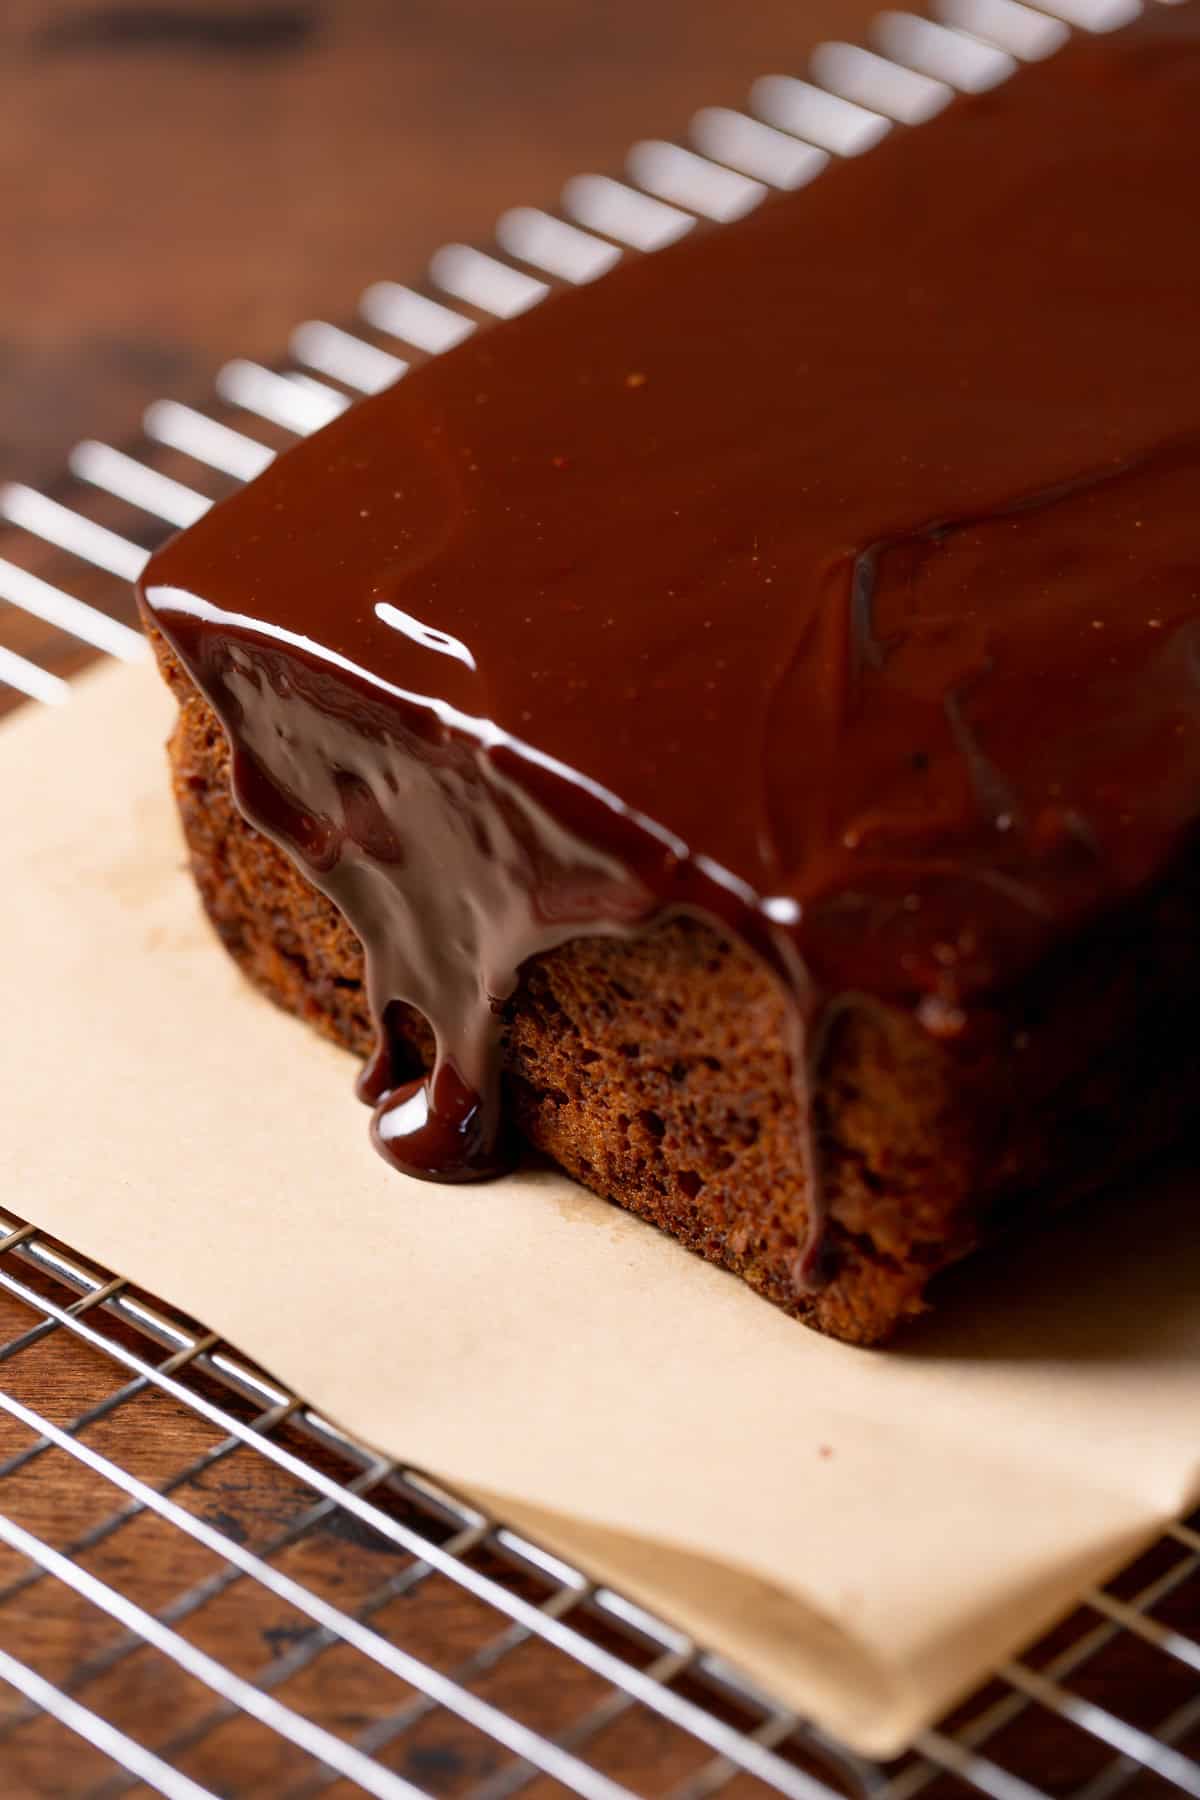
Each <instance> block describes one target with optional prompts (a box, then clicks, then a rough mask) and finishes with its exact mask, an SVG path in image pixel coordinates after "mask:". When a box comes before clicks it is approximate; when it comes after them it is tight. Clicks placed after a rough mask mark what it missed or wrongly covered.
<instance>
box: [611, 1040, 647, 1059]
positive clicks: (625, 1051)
mask: <svg viewBox="0 0 1200 1800" xmlns="http://www.w3.org/2000/svg"><path fill="white" fill-rule="evenodd" d="M617 1048H618V1050H619V1051H620V1052H621V1055H622V1056H627V1057H628V1058H629V1060H630V1062H636V1061H637V1059H638V1057H639V1056H640V1055H641V1054H642V1046H641V1045H640V1044H634V1043H628V1044H618V1045H617Z"/></svg>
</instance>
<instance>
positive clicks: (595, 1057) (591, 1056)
mask: <svg viewBox="0 0 1200 1800" xmlns="http://www.w3.org/2000/svg"><path fill="white" fill-rule="evenodd" d="M579 1060H580V1062H581V1063H585V1064H586V1063H597V1062H599V1061H600V1052H599V1051H598V1050H581V1051H580V1052H579Z"/></svg>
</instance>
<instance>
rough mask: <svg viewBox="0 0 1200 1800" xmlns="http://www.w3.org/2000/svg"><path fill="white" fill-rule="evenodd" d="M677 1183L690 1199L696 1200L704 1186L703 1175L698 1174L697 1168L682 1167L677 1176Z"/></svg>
mask: <svg viewBox="0 0 1200 1800" xmlns="http://www.w3.org/2000/svg"><path fill="white" fill-rule="evenodd" d="M675 1185H676V1187H677V1188H678V1189H679V1190H680V1192H681V1193H683V1194H686V1195H687V1197H688V1199H689V1200H694V1199H695V1198H696V1195H697V1194H698V1193H699V1192H700V1189H701V1188H702V1187H703V1186H704V1180H703V1177H702V1176H700V1175H697V1173H696V1171H695V1169H680V1171H679V1173H678V1175H676V1177H675Z"/></svg>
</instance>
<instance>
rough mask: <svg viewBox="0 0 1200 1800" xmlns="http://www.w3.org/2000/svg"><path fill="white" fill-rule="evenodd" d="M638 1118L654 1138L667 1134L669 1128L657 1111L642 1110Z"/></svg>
mask: <svg viewBox="0 0 1200 1800" xmlns="http://www.w3.org/2000/svg"><path fill="white" fill-rule="evenodd" d="M638 1119H639V1121H640V1122H641V1124H642V1125H643V1126H644V1128H645V1129H646V1130H647V1131H648V1132H649V1133H650V1136H651V1137H652V1138H661V1137H664V1136H665V1135H666V1130H667V1128H666V1126H665V1125H664V1124H663V1122H662V1120H661V1119H660V1118H659V1116H658V1114H657V1113H656V1112H649V1111H646V1112H640V1113H639V1114H638Z"/></svg>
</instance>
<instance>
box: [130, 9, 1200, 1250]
mask: <svg viewBox="0 0 1200 1800" xmlns="http://www.w3.org/2000/svg"><path fill="white" fill-rule="evenodd" d="M1198 13H1200V8H1198V7H1197V6H1195V5H1190V6H1186V7H1184V8H1182V9H1175V10H1173V11H1172V12H1170V13H1169V14H1168V13H1167V12H1166V11H1165V10H1164V11H1163V12H1162V13H1161V15H1157V16H1155V17H1154V18H1153V20H1149V21H1147V22H1145V23H1143V24H1141V25H1138V26H1136V27H1134V28H1131V29H1130V30H1128V31H1125V32H1121V33H1119V34H1117V35H1115V36H1113V37H1110V38H1104V39H1096V40H1084V41H1076V42H1074V43H1073V44H1072V45H1071V46H1070V47H1068V49H1066V50H1065V51H1063V52H1062V53H1061V54H1060V55H1059V56H1057V57H1056V58H1054V59H1053V60H1052V61H1050V62H1048V63H1046V64H1043V65H1039V66H1037V67H1033V68H1030V69H1027V70H1024V71H1022V72H1021V73H1020V74H1019V75H1018V76H1017V77H1015V78H1014V79H1013V80H1012V81H1011V82H1010V83H1008V84H1007V85H1006V86H1004V87H1002V88H1000V89H999V90H997V91H995V92H993V93H991V94H988V95H984V96H980V97H977V98H972V99H964V100H960V101H958V102H956V103H955V105H954V106H952V107H951V108H950V109H949V110H948V111H947V112H946V113H944V114H943V115H942V116H941V117H940V118H939V119H938V120H936V121H934V122H932V123H930V124H927V125H923V126H921V127H919V128H916V129H914V130H912V131H907V132H906V131H902V130H896V131H895V132H893V133H892V134H891V136H890V137H889V138H888V139H887V140H885V142H884V143H883V144H882V145H881V146H880V147H879V148H877V149H875V150H873V151H872V152H870V153H869V154H868V155H866V156H864V157H862V158H861V159H857V160H855V161H853V162H848V163H845V164H843V165H840V166H838V167H836V168H834V169H831V170H830V171H829V172H827V173H826V174H824V175H822V176H821V177H820V178H819V179H818V180H817V181H816V182H815V183H814V184H813V185H812V187H810V188H808V189H805V190H804V191H802V192H800V193H797V194H794V195H790V196H780V197H776V198H772V199H771V200H769V201H768V202H767V203H765V204H764V205H763V206H762V207H760V209H759V210H758V211H757V212H755V213H754V214H752V215H751V216H750V217H748V218H746V219H744V220H742V221H740V222H739V223H737V224H735V225H731V226H725V227H721V228H718V229H710V230H703V231H700V230H698V231H697V232H696V233H695V234H693V236H692V237H691V238H689V239H686V240H684V241H683V242H682V243H681V244H678V245H676V246H675V247H673V248H672V249H670V250H667V251H664V252H660V253H659V254H657V255H655V256H653V257H646V258H641V259H632V258H631V259H629V260H627V261H626V262H625V263H624V264H623V265H622V266H621V267H619V268H618V269H617V270H616V271H615V272H614V273H613V274H611V275H608V276H606V277H605V278H604V279H602V280H601V281H599V282H597V283H596V284H594V285H593V286H590V287H588V288H585V289H581V290H578V291H572V292H568V293H562V294H558V295H555V296H554V297H553V298H551V299H550V300H548V301H547V302H545V303H544V304H543V305H542V306H540V307H538V308H537V309H535V310H534V311H533V312H531V313H529V314H527V315H525V316H524V317H522V318H521V319H518V320H515V321H512V322H510V323H507V324H505V325H503V326H501V327H498V328H496V329H494V330H492V331H489V332H486V333H480V334H478V335H477V336H476V337H474V338H472V339H471V340H469V341H468V342H467V343H465V344H464V345H462V346H461V347H459V348H458V349H456V350H454V351H452V352H451V353H449V354H448V355H446V356H444V357H442V358H440V359H437V360H435V361H432V362H430V363H427V364H426V365H424V366H423V367H421V368H419V369H418V370H416V371H415V372H414V373H412V374H411V375H409V376H408V377H406V378H405V379H404V380H403V381H402V382H401V383H400V384H399V385H398V386H397V387H396V388H394V389H392V390H390V391H389V392H387V393H385V394H383V395H381V396H379V397H378V398H376V399H373V400H369V401H366V402H364V403H363V404H361V405H359V406H357V407H355V408H354V409H353V410H352V411H351V412H349V413H348V414H346V415H345V416H344V417H342V418H341V419H339V420H337V421H336V422H335V423H334V424H333V425H331V426H329V427H327V428H326V429H325V430H324V431H322V432H321V433H319V434H318V436H316V437H315V438H314V439H312V440H310V441H309V442H307V443H305V444H303V445H301V446H300V447H298V448H297V449H295V450H293V451H291V452H289V453H288V454H287V455H286V456H284V457H282V458H281V459H280V460H279V461H278V462H277V463H275V464H274V465H273V466H272V467H271V468H270V469H268V470H267V472H266V473H265V474H264V475H262V476H261V477H260V478H259V479H258V480H257V481H256V482H254V483H253V484H252V486H251V487H249V488H248V489H247V490H245V491H244V492H242V493H240V494H238V495H236V496H235V497H233V498H232V499H231V500H229V501H227V502H225V503H224V504H222V505H221V506H219V507H217V508H216V509H214V511H213V512H212V513H210V514H209V515H208V516H207V517H206V518H204V519H203V520H201V521H200V523H198V524H197V525H194V526H193V527H192V528H191V529H190V530H189V531H188V532H186V533H185V534H184V535H183V536H181V537H180V538H178V539H176V540H175V541H174V542H173V543H171V544H169V545H168V546H167V547H166V549H165V550H163V551H161V552H160V553H159V554H158V555H157V556H156V557H155V558H154V559H153V561H152V563H151V565H150V567H149V569H148V572H147V574H146V577H145V582H144V595H145V601H146V604H147V607H148V610H149V612H150V614H151V615H152V617H153V618H154V620H155V621H156V623H157V624H158V625H159V626H160V627H161V628H162V630H163V631H164V632H165V634H166V636H167V637H168V639H169V640H170V642H171V643H172V644H173V646H174V647H175V649H176V651H177V652H178V653H179V655H180V656H181V658H182V660H183V662H184V664H185V665H186V667H187V668H188V670H189V671H190V673H191V675H192V676H193V677H194V679H195V680H196V681H197V683H198V684H199V686H200V688H201V689H202V691H203V692H204V693H205V695H206V696H207V697H208V699H209V700H210V701H211V703H212V704H213V706H214V708H215V709H216V711H217V713H218V714H219V716H220V718H221V720H222V722H223V724H224V726H225V729H226V731H227V733H228V735H229V739H230V742H231V745H232V747H233V752H234V777H235V788H236V794H237V798H238V801H239V803H240V805H241V807H242V809H243V810H244V812H245V814H246V815H247V817H248V818H249V819H250V820H251V822H252V823H253V824H255V825H256V826H258V827H260V828H261V829H262V830H264V831H266V832H267V833H268V834H269V835H270V836H272V837H273V838H274V839H275V840H276V841H277V842H279V843H280V844H281V845H283V846H284V847H285V849H287V850H288V851H289V853H290V854H291V855H292V856H294V857H295V858H296V859H297V861H298V862H299V864H300V865H301V867H302V868H303V869H304V870H305V871H306V873H307V874H308V875H309V876H310V877H311V879H312V880H313V881H314V882H315V883H316V884H317V885H318V886H319V887H320V888H321V889H323V891H324V892H325V893H326V894H328V895H329V896H330V898H331V899H332V900H333V901H334V902H335V903H336V904H337V906H339V907H340V908H341V910H342V911H343V912H344V914H345V916H346V917H347V919H348V920H349V921H350V923H351V925H352V926H353V928H354V930H355V931H356V932H357V934H358V936H359V937H360V938H361V940H362V942H363V945H364V947H365V951H366V960H367V970H368V982H369V997H370V1002H371V1006H372V1008H373V1013H374V1017H375V1019H376V1021H377V1023H378V1027H379V1048H378V1050H377V1053H376V1055H375V1057H374V1059H373V1061H372V1063H371V1065H370V1067H369V1069H368V1070H367V1071H366V1073H365V1076H364V1078H363V1083H362V1091H363V1093H364V1095H365V1097H367V1098H368V1099H370V1100H371V1101H372V1102H373V1103H374V1104H375V1108H376V1110H375V1124H374V1133H375V1138H376V1142H377V1143H378V1145H379V1147H380V1148H381V1149H382V1150H384V1152H385V1153H386V1154H387V1155H388V1156H390V1157H391V1158H392V1160H393V1161H395V1162H396V1163H398V1164H399V1165H400V1166H401V1167H403V1168H406V1169H409V1170H411V1171H413V1172H415V1173H418V1174H423V1175H427V1176H431V1177H434V1178H437V1179H446V1180H457V1179H467V1178H472V1177H475V1176H480V1175H486V1174H489V1173H491V1172H492V1171H494V1170H495V1169H497V1168H499V1167H502V1166H504V1163H505V1160H506V1158H507V1156H508V1155H509V1153H510V1148H509V1146H508V1144H507V1143H506V1141H505V1137H506V1134H505V1128H504V1121H503V1118H502V1116H501V1104H500V1090H499V1083H498V1079H497V1032H498V1023H497V1009H498V1007H499V1005H500V1003H502V1002H503V1000H504V999H505V998H506V996H507V995H508V994H510V993H511V991H512V990H513V987H514V985H515V983H516V980H517V976H518V971H519V969H520V967H521V965H522V963H523V962H525V961H526V960H527V959H528V958H529V957H531V956H535V955H538V954H541V953H543V952H545V951H547V950H550V949H553V948H554V947H555V946H556V945H558V944H561V943H562V942H564V941H565V940H567V939H570V938H572V937H576V936H579V935H582V934H586V933H596V932H605V933H624V932H630V931H635V930H638V929H641V928H643V927H644V926H645V925H646V924H647V923H648V922H649V921H652V920H654V919H656V918H660V917H662V916H663V915H664V914H666V913H669V912H670V911H672V910H674V909H679V908H682V909H685V910H692V911H696V912H700V913H702V914H704V915H705V916H707V917H710V918H714V919H715V920H716V921H717V922H718V923H719V925H720V926H721V927H722V928H723V929H724V930H726V931H728V932H731V933H734V934H736V935H737V936H738V937H739V938H741V939H742V940H743V941H744V942H745V943H746V944H748V945H749V946H750V947H751V949H752V950H753V951H755V952H756V953H757V954H758V955H759V956H760V957H761V958H763V959H764V960H765V961H766V962H767V963H768V965H769V966H770V968H771V969H772V970H773V971H774V973H775V974H776V976H777V977H778V979H779V981H780V983H781V984H782V986H783V989H784V991H785V992H786V993H787V995H788V996H789V997H790V999H791V1001H792V1006H791V1012H790V1016H791V1018H792V1020H793V1022H794V1025H795V1054H794V1061H795V1067H796V1078H797V1081H798V1082H799V1083H800V1085H801V1087H802V1089H803V1088H804V1087H805V1085H806V1083H807V1082H808V1081H809V1080H810V1079H811V1070H810V1069H809V1067H808V1065H809V1064H810V1063H811V1062H812V1061H813V1060H814V1058H815V1057H816V1056H817V1054H818V1053H819V1047H820V1045H821V1043H822V1041H823V1038H824V1032H823V1023H824V1022H827V1021H828V1019H829V1018H830V1017H831V1016H833V1013H834V1012H835V1011H836V1009H837V1008H838V1007H839V1006H841V1005H844V1004H846V1003H847V998H848V997H851V998H852V997H854V996H867V997H872V998H878V999H882V1000H884V1001H886V1002H889V1003H892V1004H899V1005H903V1006H907V1007H911V1008H913V1009H914V1010H915V1011H916V1013H917V1014H918V1016H919V1017H920V1018H921V1020H922V1021H923V1022H924V1024H925V1025H926V1026H927V1028H928V1029H929V1030H931V1031H934V1032H938V1033H942V1034H949V1035H953V1034H955V1033H957V1032H959V1031H961V1030H963V1029H964V1028H965V1026H966V1025H967V1024H968V1023H969V1019H970V1013H971V1007H972V1003H973V1002H974V1001H975V1000H976V999H977V998H978V997H979V996H981V995H986V994H988V993H992V992H995V990H997V989H998V988H1001V987H1003V986H1004V984H1006V983H1008V982H1011V981H1013V980H1015V979H1017V978H1018V977H1020V976H1022V975H1024V974H1025V973H1026V972H1027V971H1029V970H1030V969H1031V968H1032V967H1033V966H1035V965H1036V964H1037V962H1038V959H1039V958H1041V957H1043V956H1044V955H1046V954H1047V953H1049V952H1050V951H1051V950H1052V949H1053V948H1054V947H1055V946H1056V945H1059V944H1061V942H1062V941H1063V940H1064V939H1065V938H1067V937H1068V936H1069V935H1070V933H1071V932H1072V931H1074V930H1076V929H1078V928H1079V927H1080V926H1082V925H1083V924H1084V923H1085V922H1086V921H1088V920H1089V919H1091V918H1093V917H1095V916H1097V915H1098V914H1099V913H1101V912H1102V911H1104V910H1105V909H1108V908H1112V907H1115V906H1117V905H1119V904H1120V903H1121V902H1122V901H1123V900H1124V899H1126V898H1127V897H1128V896H1130V895H1132V894H1134V893H1136V892H1138V891H1139V890H1140V889H1141V888H1143V887H1144V886H1145V885H1146V884H1148V883H1149V882H1151V881H1152V880H1154V879H1156V878H1157V877H1159V876H1160V875H1161V874H1162V873H1163V871H1164V870H1165V869H1166V867H1167V866H1168V865H1169V864H1170V862H1171V860H1172V859H1173V857H1174V856H1175V855H1176V854H1177V853H1179V852H1180V851H1181V850H1182V848H1183V846H1184V842H1185V840H1186V839H1187V838H1188V837H1189V836H1190V835H1191V833H1192V830H1193V827H1194V824H1195V821H1196V818H1197V812H1198V810H1200V312H1198V306H1200V238H1198V236H1197V233H1196V231H1195V210H1196V193H1197V169H1198V168H1200V30H1198V17H1197V15H1198ZM396 1003H408V1004H410V1005H412V1006H415V1007H416V1008H418V1009H419V1010H420V1012H421V1013H423V1014H424V1015H425V1017H426V1018H427V1019H428V1021H429V1022H430V1024H431V1026H432V1028H433V1032H434V1036H435V1039H436V1046H437V1060H436V1066H435V1069H434V1072H433V1074H432V1077H431V1078H430V1079H429V1081H428V1082H425V1083H419V1084H415V1085H414V1084H413V1083H411V1081H409V1080H407V1078H406V1077H407V1075H408V1074H409V1073H410V1071H408V1070H407V1069H406V1068H405V1067H404V1066H403V1065H402V1064H401V1062H400V1061H399V1059H398V1058H397V1056H396V1055H395V1052H394V1046H393V1039H394V1033H393V1031H392V1030H391V1028H390V1024H389V1018H390V1009H391V1008H392V1007H393V1006H394V1005H395V1004H396ZM804 1097H805V1096H804V1095H803V1094H802V1098H804ZM809 1154H810V1157H811V1154H812V1152H811V1149H810V1151H809ZM810 1166H811V1165H810ZM814 1174H815V1171H814ZM814 1191H815V1184H814ZM817 1247H818V1246H817V1237H816V1234H815V1233H814V1234H813V1237H812V1240H811V1242H810V1246H809V1251H810V1270H811V1269H813V1268H815V1258H816V1251H817Z"/></svg>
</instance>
